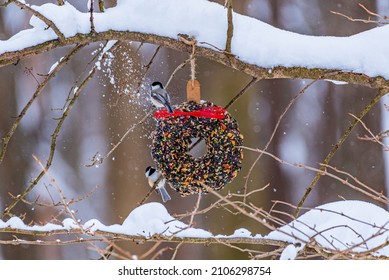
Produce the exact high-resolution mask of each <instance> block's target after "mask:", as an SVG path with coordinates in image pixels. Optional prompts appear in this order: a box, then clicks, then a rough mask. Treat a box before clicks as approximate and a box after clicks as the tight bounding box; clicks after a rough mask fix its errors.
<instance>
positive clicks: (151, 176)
mask: <svg viewBox="0 0 389 280" xmlns="http://www.w3.org/2000/svg"><path fill="white" fill-rule="evenodd" d="M145 175H146V178H147V179H148V182H149V186H150V187H151V188H152V187H153V186H154V184H155V183H156V182H157V181H158V179H159V178H160V177H161V179H160V180H159V182H158V184H157V187H156V188H155V191H156V192H157V193H160V194H161V197H162V201H163V202H166V201H168V200H170V199H171V197H170V195H169V194H168V193H167V191H166V189H165V183H166V180H165V179H164V178H163V177H162V174H161V173H159V172H158V171H157V170H156V169H155V168H153V167H151V166H149V167H147V168H146V172H145Z"/></svg>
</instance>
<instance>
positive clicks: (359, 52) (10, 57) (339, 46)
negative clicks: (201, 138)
mask: <svg viewBox="0 0 389 280" xmlns="http://www.w3.org/2000/svg"><path fill="white" fill-rule="evenodd" d="M167 7H174V10H173V9H169V12H171V13H174V14H173V15H170V16H169V17H165V12H166V8H167ZM31 9H33V10H35V11H37V13H39V14H41V15H42V17H44V18H45V19H47V20H50V21H51V22H52V23H53V25H54V26H56V28H57V29H58V32H55V31H53V28H49V29H48V28H47V24H46V23H45V22H43V21H42V20H41V19H39V18H37V17H36V15H35V16H33V17H32V18H31V20H30V24H31V25H32V27H33V28H31V29H27V30H23V31H20V32H19V33H17V34H15V35H14V36H13V37H11V38H9V39H8V40H5V41H0V66H5V65H8V64H11V63H16V62H17V61H18V60H20V59H23V58H26V57H29V56H32V55H36V54H39V53H43V52H47V51H50V50H53V49H55V48H59V47H63V46H70V45H74V44H87V43H92V42H98V41H105V40H120V41H137V42H142V43H151V44H156V45H161V46H163V47H166V48H171V49H174V50H177V51H183V52H187V53H190V52H191V48H190V47H189V46H187V45H185V44H184V43H182V42H180V41H179V40H178V38H177V36H178V34H188V35H190V36H193V37H195V38H196V40H197V42H198V46H197V47H196V56H201V57H204V58H207V59H210V60H213V61H215V62H218V63H221V64H223V65H226V66H228V67H230V68H232V69H236V70H239V71H241V72H243V73H246V74H248V75H250V76H252V77H257V78H263V79H274V78H291V79H294V78H302V79H305V78H306V79H329V80H337V81H343V82H347V83H352V84H358V85H362V86H367V87H371V88H389V81H388V78H389V70H388V68H387V67H386V66H385V65H387V64H388V63H389V61H388V60H389V50H388V49H387V48H386V47H385V46H386V45H387V44H388V39H387V38H389V26H384V27H379V28H375V29H372V30H369V31H366V32H363V33H360V34H356V35H354V36H350V37H319V36H306V35H301V34H296V33H291V32H287V31H284V30H280V29H277V28H274V27H272V26H270V25H268V24H266V23H263V22H261V21H259V20H256V19H253V18H250V17H247V16H243V15H240V14H236V13H233V17H231V16H230V17H227V14H226V13H227V12H228V9H225V8H224V7H223V6H221V5H218V4H215V3H212V2H208V1H197V0H196V1H194V0H188V1H177V0H167V1H164V2H161V1H155V0H149V1H141V0H134V1H124V0H122V1H118V4H117V6H116V7H113V8H109V9H106V10H105V11H104V12H103V13H96V12H95V13H94V20H93V23H94V27H95V28H94V29H95V32H91V30H90V24H91V23H90V14H89V13H88V12H86V13H83V12H80V11H78V10H77V9H76V8H75V7H73V6H72V5H70V4H69V3H65V5H62V6H58V5H54V4H44V5H42V6H31ZM188 10H190V11H191V13H189V14H188V13H187V12H186V11H188ZM204 13H206V14H204ZM204 16H207V17H210V18H213V20H212V21H211V22H207V23H206V25H205V23H204V21H203V20H202V19H203V18H204ZM113 18H115V20H112V19H113ZM227 18H230V19H231V18H232V19H233V24H234V25H233V26H234V29H233V32H234V33H233V34H234V35H233V37H232V38H230V37H229V36H227V32H226V31H227V29H228V20H227ZM121 19H123V20H121ZM162 23H163V24H162ZM210 23H212V24H210ZM50 25H51V24H50ZM230 26H231V24H230ZM230 33H231V32H230ZM59 34H63V36H62V35H61V36H60V35H59ZM228 40H231V42H230V43H229V44H228V45H231V54H230V52H227V51H226V50H225V49H224V48H225V46H226V42H227V41H228ZM355 45H358V48H355V47H354V46H355Z"/></svg>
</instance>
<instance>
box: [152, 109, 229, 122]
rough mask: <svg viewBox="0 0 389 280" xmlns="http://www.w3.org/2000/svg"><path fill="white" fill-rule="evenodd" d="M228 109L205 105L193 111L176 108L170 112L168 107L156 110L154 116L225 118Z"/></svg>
mask: <svg viewBox="0 0 389 280" xmlns="http://www.w3.org/2000/svg"><path fill="white" fill-rule="evenodd" d="M225 112H226V109H224V108H223V107H220V106H212V107H205V108H201V109H198V110H195V111H191V112H183V111H179V110H174V112H173V113H171V114H170V113H169V112H168V111H167V110H166V109H162V110H158V111H155V112H154V117H156V118H157V119H165V118H170V117H178V116H193V117H198V118H207V119H224V117H225V116H224V114H225Z"/></svg>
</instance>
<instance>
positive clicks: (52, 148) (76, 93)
mask: <svg viewBox="0 0 389 280" xmlns="http://www.w3.org/2000/svg"><path fill="white" fill-rule="evenodd" d="M95 72H96V68H93V70H92V71H90V73H89V75H88V76H87V77H86V78H85V79H84V80H83V81H82V82H81V84H80V86H79V87H77V90H76V91H74V93H73V97H72V98H71V99H70V101H69V103H68V106H66V108H65V110H64V112H63V114H62V116H61V118H60V119H59V121H58V124H57V126H56V128H55V129H54V132H53V134H52V136H51V145H50V154H49V157H48V159H47V161H46V165H45V170H49V168H50V167H51V164H52V162H53V159H54V154H55V150H56V145H57V137H58V135H59V132H60V131H61V128H62V125H63V123H64V122H65V119H66V118H67V116H68V115H69V112H70V110H71V109H72V108H73V105H74V103H75V102H76V100H77V98H78V96H79V95H80V92H81V91H82V90H83V88H84V87H85V86H86V85H87V83H88V82H89V81H90V80H91V79H92V77H93V76H94V74H95ZM45 174H46V172H45V171H42V172H41V173H40V174H39V175H38V176H37V177H36V178H35V179H34V180H33V182H32V183H31V184H30V186H28V187H27V188H26V189H25V190H24V191H23V192H22V193H21V194H20V195H18V196H17V199H14V200H13V201H12V202H11V204H10V205H9V206H8V207H6V208H5V209H4V213H3V214H2V216H1V218H4V217H5V216H11V210H12V209H13V208H14V207H15V206H16V205H17V204H18V203H19V201H21V200H22V199H23V198H24V197H25V196H26V195H27V194H28V193H30V192H31V191H32V189H33V188H34V187H35V186H36V185H37V184H38V182H39V181H40V179H41V178H42V177H43V176H44V175H45Z"/></svg>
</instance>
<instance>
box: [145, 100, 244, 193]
mask: <svg viewBox="0 0 389 280" xmlns="http://www.w3.org/2000/svg"><path fill="white" fill-rule="evenodd" d="M212 106H214V105H213V104H212V103H211V102H208V101H204V102H202V103H201V104H198V103H196V102H193V101H189V102H184V103H182V104H181V105H180V106H179V108H178V109H179V110H181V111H184V112H190V111H194V110H198V109H201V108H205V107H212ZM224 114H225V117H224V118H223V119H214V118H200V117H194V116H174V117H169V118H161V119H158V126H157V129H156V130H155V131H154V132H153V134H152V137H153V141H152V149H151V154H152V157H153V159H154V161H155V163H156V166H157V169H158V170H160V171H161V173H162V174H163V175H164V177H165V179H166V181H167V182H169V183H170V185H171V187H172V188H174V189H176V191H177V192H179V193H180V194H181V195H182V196H185V195H189V194H193V193H198V192H206V190H205V189H204V185H206V186H208V187H211V188H212V189H214V190H217V191H219V190H221V189H222V188H223V187H224V185H225V184H227V183H229V182H231V181H232V180H233V179H234V178H235V177H236V175H237V174H238V172H239V171H240V169H241V163H242V159H243V153H242V149H241V148H240V147H239V146H242V144H243V136H242V135H241V134H240V132H239V127H238V123H237V122H236V120H235V119H233V118H232V116H231V115H230V114H229V113H228V112H227V111H226V112H225V113H224ZM191 138H201V139H203V140H204V141H205V144H206V146H207V153H206V154H205V155H204V156H202V157H199V158H195V157H193V156H192V155H190V154H189V153H188V152H189V149H188V145H189V143H190V139H191ZM202 184H203V185H202Z"/></svg>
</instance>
